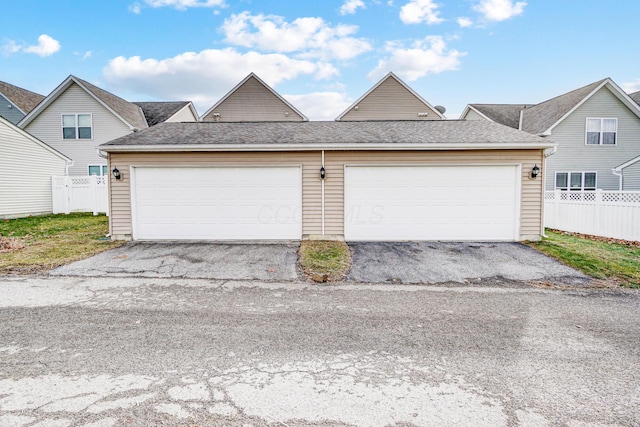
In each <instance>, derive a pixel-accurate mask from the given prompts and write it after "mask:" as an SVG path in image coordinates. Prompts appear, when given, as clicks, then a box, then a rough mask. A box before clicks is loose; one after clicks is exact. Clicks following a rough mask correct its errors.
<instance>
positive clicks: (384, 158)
mask: <svg viewBox="0 0 640 427" xmlns="http://www.w3.org/2000/svg"><path fill="white" fill-rule="evenodd" d="M321 158H322V157H321V152H319V151H318V152H315V151H314V152H286V153H275V152H253V153H112V154H111V155H110V166H109V168H110V169H111V168H112V167H113V166H114V165H117V166H118V169H120V170H121V171H126V172H125V174H124V177H123V179H121V180H119V181H116V180H114V179H113V177H111V183H110V184H111V189H112V191H111V195H110V206H111V217H110V221H111V233H112V235H113V236H114V237H115V238H127V237H130V236H131V200H130V198H131V193H130V168H129V167H130V166H132V165H133V166H143V165H146V166H163V165H164V166H222V165H224V166H237V165H245V166H264V165H302V210H303V215H302V226H303V230H302V233H303V236H309V235H319V234H321V233H322V206H321V200H322V192H321V191H322V190H321V188H322V184H321V180H320V177H319V172H318V171H319V169H320V166H321ZM349 164H361V165H371V164H385V165H447V164H450V165H478V164H480V165H482V164H491V165H501V164H505V165H507V164H508V165H521V166H522V194H521V202H520V203H521V205H520V212H521V214H520V238H521V239H535V238H537V237H539V236H540V234H541V231H542V230H541V215H542V206H541V203H542V202H541V201H542V182H541V181H542V180H541V179H536V180H532V179H530V178H529V176H528V174H529V171H530V170H531V168H532V167H533V165H534V164H538V165H541V164H542V150H486V151H484V150H483V151H392V152H389V151H325V169H326V176H327V178H326V179H325V235H336V236H343V235H344V167H345V165H349Z"/></svg>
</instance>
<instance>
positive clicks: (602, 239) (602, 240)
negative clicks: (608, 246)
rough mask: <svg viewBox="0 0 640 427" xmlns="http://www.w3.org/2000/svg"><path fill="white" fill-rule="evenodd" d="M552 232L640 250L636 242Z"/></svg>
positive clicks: (569, 232) (567, 232)
mask: <svg viewBox="0 0 640 427" xmlns="http://www.w3.org/2000/svg"><path fill="white" fill-rule="evenodd" d="M551 231H553V232H554V233H558V234H564V235H566V236H576V237H580V238H582V239H589V240H595V241H598V242H607V243H617V244H619V245H626V246H635V247H637V248H640V242H639V241H636V240H623V239H614V238H612V237H602V236H593V235H591V234H582V233H573V232H571V231H562V230H553V229H552V230H551Z"/></svg>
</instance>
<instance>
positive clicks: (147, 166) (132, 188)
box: [129, 163, 303, 240]
mask: <svg viewBox="0 0 640 427" xmlns="http://www.w3.org/2000/svg"><path fill="white" fill-rule="evenodd" d="M175 168H180V169H208V168H215V169H252V168H259V169H273V168H289V169H294V168H295V169H297V171H298V179H297V182H298V197H299V202H300V203H299V208H300V216H301V220H300V223H299V224H298V236H299V237H298V238H297V239H281V240H299V239H301V238H302V230H303V218H302V216H303V212H302V210H303V209H302V206H303V183H302V175H303V174H302V164H300V163H293V164H292V163H288V164H287V163H284V164H261V163H254V164H235V165H234V164H225V165H217V164H210V165H201V164H198V165H191V164H190V165H183V164H171V165H166V164H165V165H153V164H145V165H130V166H129V177H130V187H129V189H130V201H131V202H130V205H131V238H132V239H133V240H138V239H139V236H138V232H139V227H138V224H137V223H136V220H137V218H138V215H137V212H136V210H137V207H136V205H137V203H136V170H138V169H175ZM141 240H148V239H141ZM184 240H191V239H184ZM249 240H251V239H249ZM274 240H277V239H274Z"/></svg>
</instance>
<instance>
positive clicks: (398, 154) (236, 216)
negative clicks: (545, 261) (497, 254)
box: [100, 120, 555, 241]
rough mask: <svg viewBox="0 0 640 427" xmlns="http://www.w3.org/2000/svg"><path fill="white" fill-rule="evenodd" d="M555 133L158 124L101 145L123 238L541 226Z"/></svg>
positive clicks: (510, 236) (392, 236)
mask: <svg viewBox="0 0 640 427" xmlns="http://www.w3.org/2000/svg"><path fill="white" fill-rule="evenodd" d="M554 146H555V144H554V143H553V142H551V141H549V140H548V139H545V138H540V137H538V136H535V135H531V134H529V133H526V132H521V131H518V130H515V129H511V128H509V127H506V126H502V125H498V124H495V123H490V122H488V121H462V120H425V121H418V120H414V121H408V120H406V121H362V122H340V121H330V122H308V121H307V122H297V123H290V122H244V123H237V122H236V123H224V122H199V123H162V124H159V125H156V126H153V127H151V128H149V129H144V130H142V131H140V132H137V133H135V134H129V135H126V136H123V137H121V138H118V139H116V140H113V141H110V142H108V143H106V144H104V145H102V146H101V147H100V149H101V150H102V151H104V152H107V153H108V158H109V168H110V169H117V170H118V172H119V179H117V178H116V177H115V176H114V175H113V174H112V175H110V178H109V179H110V183H109V188H110V195H109V197H110V199H109V202H110V212H111V216H110V219H109V220H110V233H111V235H112V238H114V239H134V240H164V239H173V240H186V239H200V240H242V239H251V240H253V239H256V240H280V239H293V240H299V239H304V238H325V239H326V238H338V239H346V240H348V241H358V240H365V241H367V240H369V241H376V240H377V241H398V240H453V241H460V240H469V241H487V240H488V241H492V240H504V241H518V240H525V239H532V240H536V239H539V238H540V235H541V233H542V231H543V229H542V216H541V212H542V204H543V191H542V179H541V177H532V176H531V171H532V169H533V168H534V167H535V166H536V165H541V164H542V162H543V157H544V151H545V150H546V149H549V148H553V147H554Z"/></svg>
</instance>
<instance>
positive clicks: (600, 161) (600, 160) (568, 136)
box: [460, 78, 640, 191]
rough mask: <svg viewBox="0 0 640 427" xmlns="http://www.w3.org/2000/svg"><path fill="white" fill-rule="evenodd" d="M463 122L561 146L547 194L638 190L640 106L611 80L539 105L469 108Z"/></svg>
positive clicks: (550, 162) (550, 167)
mask: <svg viewBox="0 0 640 427" xmlns="http://www.w3.org/2000/svg"><path fill="white" fill-rule="evenodd" d="M634 96H635V95H634ZM460 118H461V119H467V120H488V121H492V122H496V123H501V124H504V125H507V126H510V127H513V128H515V129H519V130H522V131H525V132H529V133H531V134H534V135H539V136H543V137H549V138H550V139H552V140H553V141H554V142H556V143H558V148H557V152H556V153H555V154H554V155H553V156H550V157H549V158H548V159H547V161H546V173H545V179H546V189H547V190H553V189H561V190H568V189H570V190H595V189H596V188H599V189H603V190H628V191H637V190H640V163H639V162H640V106H639V105H638V104H637V103H636V102H634V100H633V99H632V96H630V95H627V94H626V93H624V91H622V90H621V89H620V88H619V87H618V85H616V84H615V83H614V82H613V80H611V79H609V78H606V79H603V80H600V81H597V82H594V83H591V84H589V85H587V86H584V87H581V88H579V89H576V90H574V91H571V92H568V93H565V94H563V95H560V96H557V97H555V98H552V99H549V100H547V101H544V102H541V103H539V104H535V105H531V104H523V105H508V104H469V105H467V107H466V108H465V110H464V111H463V113H462V115H461V117H460Z"/></svg>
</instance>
